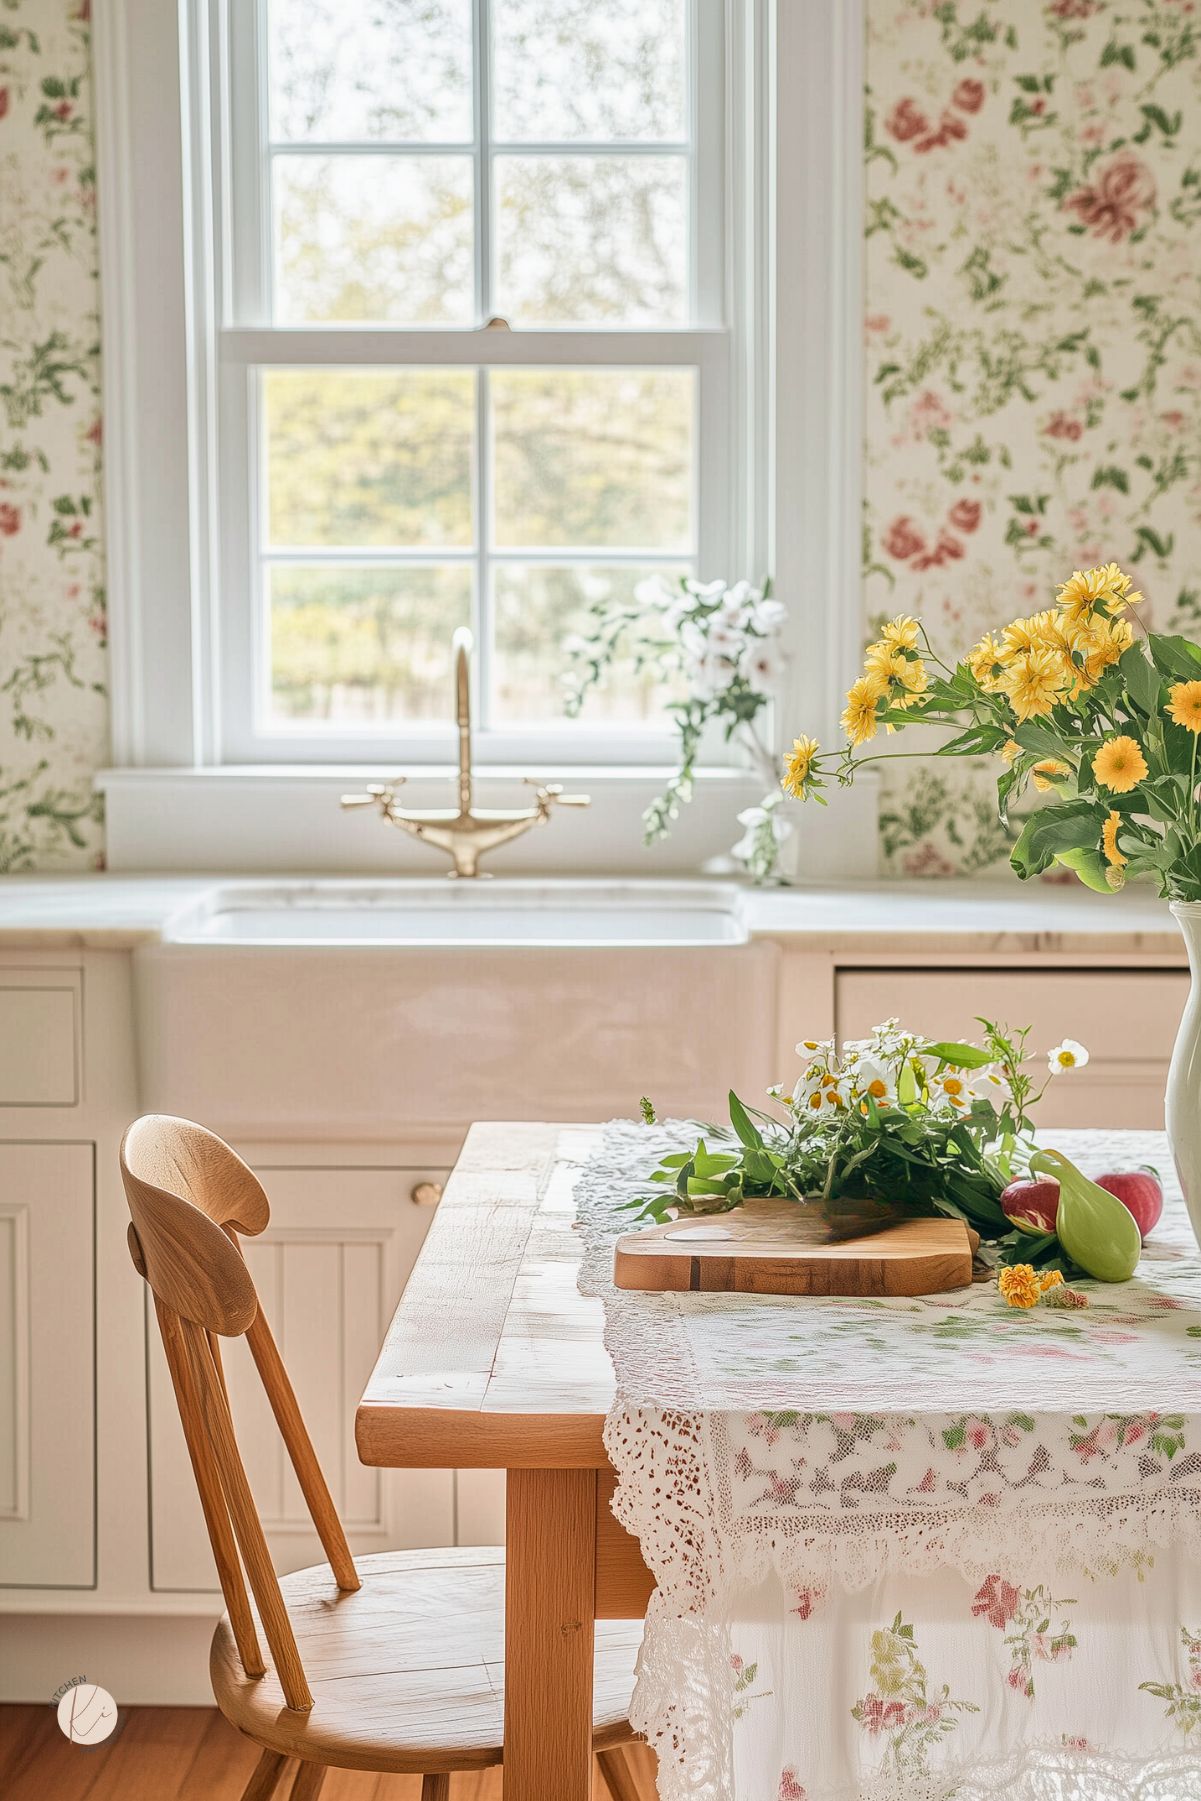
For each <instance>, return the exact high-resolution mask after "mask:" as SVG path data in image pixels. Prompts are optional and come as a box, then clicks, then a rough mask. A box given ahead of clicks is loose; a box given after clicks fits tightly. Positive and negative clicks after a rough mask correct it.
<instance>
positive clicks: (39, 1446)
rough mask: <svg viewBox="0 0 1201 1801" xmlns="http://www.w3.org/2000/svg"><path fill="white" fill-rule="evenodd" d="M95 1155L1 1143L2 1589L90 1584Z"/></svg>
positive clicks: (68, 1147)
mask: <svg viewBox="0 0 1201 1801" xmlns="http://www.w3.org/2000/svg"><path fill="white" fill-rule="evenodd" d="M94 1195H95V1181H94V1151H93V1147H92V1145H90V1144H38V1143H21V1144H0V1586H3V1587H6V1588H7V1587H22V1588H90V1587H92V1586H93V1585H94V1583H95V1581H96V1443H95V1430H96V1428H95V1380H96V1344H95V1318H94V1313H93V1286H94V1275H95V1242H94V1240H95V1215H94Z"/></svg>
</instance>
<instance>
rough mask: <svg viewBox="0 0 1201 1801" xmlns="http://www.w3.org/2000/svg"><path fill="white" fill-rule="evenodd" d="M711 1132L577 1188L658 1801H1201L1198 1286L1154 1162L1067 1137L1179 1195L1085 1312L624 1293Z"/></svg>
mask: <svg viewBox="0 0 1201 1801" xmlns="http://www.w3.org/2000/svg"><path fill="white" fill-rule="evenodd" d="M689 1132H690V1129H689V1128H688V1127H686V1126H679V1125H666V1126H659V1127H652V1128H647V1127H645V1126H636V1125H633V1124H631V1123H629V1122H617V1123H615V1124H614V1125H612V1126H610V1127H609V1128H608V1129H607V1131H606V1136H605V1140H604V1144H603V1147H602V1150H601V1152H600V1154H599V1155H598V1156H597V1157H596V1158H595V1159H594V1160H593V1161H592V1162H591V1163H590V1164H589V1165H588V1167H587V1168H586V1169H585V1170H584V1171H583V1172H582V1173H581V1177H580V1181H579V1184H578V1187H577V1199H578V1206H579V1216H580V1224H581V1229H582V1231H583V1233H584V1235H585V1244H586V1249H585V1257H584V1264H583V1271H582V1276H581V1284H582V1286H584V1287H585V1288H586V1289H587V1290H588V1291H590V1292H595V1293H599V1294H601V1295H602V1296H603V1298H604V1304H605V1318H606V1332H605V1336H606V1343H607V1345H608V1347H609V1350H610V1353H611V1355H612V1357H613V1361H614V1366H615V1369H616V1374H617V1398H616V1401H615V1403H614V1407H613V1409H612V1411H611V1413H610V1416H609V1420H608V1425H607V1431H606V1443H607V1446H608V1449H609V1454H610V1457H611V1458H612V1460H613V1463H614V1466H615V1468H616V1470H617V1472H618V1477H619V1482H618V1489H617V1495H616V1498H615V1502H614V1507H615V1511H616V1512H617V1514H618V1517H619V1518H620V1519H621V1521H622V1523H623V1524H624V1525H625V1526H626V1527H627V1528H628V1529H629V1530H630V1531H632V1532H634V1533H635V1534H636V1535H637V1536H638V1538H639V1539H640V1541H641V1544H642V1548H643V1553H644V1555H645V1557H646V1560H647V1562H648V1564H649V1565H650V1568H651V1570H652V1572H653V1574H654V1576H655V1579H656V1582H657V1584H658V1588H657V1592H656V1594H655V1596H654V1598H653V1600H652V1603H651V1607H650V1611H649V1612H648V1615H647V1630H646V1638H645V1642H644V1647H643V1654H642V1660H641V1665H640V1672H639V1680H638V1686H637V1690H636V1693H635V1697H634V1704H633V1707H632V1710H631V1718H632V1720H633V1722H634V1724H635V1726H636V1727H637V1728H638V1729H639V1730H640V1731H644V1732H645V1733H646V1734H647V1736H648V1738H649V1739H650V1740H651V1742H652V1743H653V1744H654V1745H655V1746H656V1749H657V1750H658V1752H659V1756H660V1792H661V1794H662V1796H663V1798H664V1801H676V1798H677V1797H683V1796H685V1795H686V1796H689V1797H691V1798H696V1801H952V1798H954V1801H977V1798H983V1797H985V1796H989V1797H1007V1798H1009V1801H1077V1798H1079V1801H1128V1798H1131V1797H1138V1798H1139V1801H1201V1256H1199V1254H1198V1252H1197V1247H1196V1244H1195V1242H1194V1240H1193V1237H1192V1234H1191V1232H1190V1229H1189V1226H1188V1221H1187V1218H1186V1216H1185V1213H1184V1207H1183V1202H1182V1201H1181V1199H1180V1195H1179V1191H1178V1190H1177V1189H1176V1187H1175V1184H1174V1179H1173V1178H1172V1177H1171V1175H1170V1171H1171V1158H1170V1155H1169V1152H1168V1148H1167V1144H1166V1141H1165V1140H1164V1139H1163V1138H1162V1136H1160V1135H1159V1134H1150V1133H1107V1134H1099V1133H1075V1132H1061V1133H1056V1134H1053V1135H1049V1136H1051V1137H1053V1141H1054V1143H1055V1144H1056V1146H1057V1147H1061V1148H1062V1149H1063V1150H1065V1151H1066V1153H1067V1154H1068V1155H1069V1156H1071V1157H1073V1158H1074V1159H1075V1160H1076V1161H1078V1162H1079V1163H1081V1164H1082V1166H1083V1167H1084V1168H1086V1169H1088V1168H1090V1167H1091V1168H1093V1169H1099V1168H1102V1167H1109V1168H1115V1167H1123V1166H1126V1167H1129V1166H1131V1165H1135V1164H1139V1163H1152V1164H1155V1165H1156V1166H1157V1167H1158V1168H1159V1170H1160V1171H1161V1174H1162V1175H1163V1177H1164V1182H1165V1190H1166V1196H1167V1204H1166V1207H1165V1213H1164V1218H1163V1220H1162V1221H1161V1222H1160V1224H1159V1226H1158V1227H1157V1228H1156V1231H1155V1234H1154V1236H1153V1238H1152V1240H1151V1242H1150V1244H1149V1245H1148V1246H1147V1248H1146V1251H1145V1253H1144V1256H1143V1261H1142V1263H1141V1265H1140V1268H1139V1272H1138V1274H1137V1276H1136V1277H1135V1279H1134V1280H1133V1281H1131V1282H1128V1283H1124V1284H1121V1285H1110V1286H1106V1285H1102V1284H1088V1285H1087V1287H1088V1289H1089V1291H1090V1300H1091V1305H1090V1306H1089V1307H1088V1308H1087V1309H1086V1310H1082V1311H1072V1310H1051V1309H1047V1308H1039V1309H1037V1310H1035V1311H1034V1312H1020V1311H1014V1310H1010V1309H1007V1308H1005V1307H1004V1306H1003V1304H1002V1303H1001V1302H1000V1300H999V1298H998V1297H997V1295H996V1291H995V1289H994V1288H993V1287H992V1285H991V1284H987V1285H986V1284H978V1285H975V1286H973V1287H972V1288H970V1289H967V1290H960V1291H957V1292H955V1293H952V1294H948V1295H938V1296H930V1297H926V1298H923V1299H919V1300H895V1301H893V1300H877V1299H841V1298H831V1299H804V1300H791V1299H785V1298H780V1297H765V1296H757V1297H745V1296H735V1295H702V1294H695V1295H694V1294H685V1295H645V1294H630V1293H623V1292H621V1291H618V1290H616V1289H615V1288H614V1287H613V1284H612V1244H613V1240H614V1238H615V1237H616V1236H618V1235H619V1234H620V1233H621V1232H622V1231H626V1230H629V1228H630V1222H631V1214H630V1213H629V1211H628V1210H626V1208H625V1203H626V1202H628V1201H629V1199H630V1198H631V1196H632V1195H634V1194H636V1193H639V1192H643V1191H644V1187H645V1179H646V1175H647V1173H648V1172H649V1170H650V1169H652V1168H653V1167H654V1165H655V1162H656V1161H657V1159H658V1157H659V1155H660V1154H661V1153H662V1152H663V1151H666V1150H669V1149H675V1148H680V1147H681V1146H682V1145H684V1144H686V1143H687V1142H689Z"/></svg>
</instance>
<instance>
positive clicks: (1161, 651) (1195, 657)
mask: <svg viewBox="0 0 1201 1801" xmlns="http://www.w3.org/2000/svg"><path fill="white" fill-rule="evenodd" d="M1147 643H1148V644H1149V645H1150V647H1151V656H1152V658H1153V659H1154V662H1155V667H1156V668H1157V669H1158V670H1159V672H1160V674H1161V675H1162V676H1164V677H1166V679H1167V680H1169V681H1173V682H1196V681H1201V644H1194V643H1193V641H1192V639H1191V638H1180V637H1167V636H1165V635H1164V633H1162V632H1150V633H1149V634H1148V636H1147ZM1129 654H1130V652H1129V651H1127V652H1126V656H1129ZM1126 656H1123V658H1122V662H1123V664H1124V663H1125V661H1126Z"/></svg>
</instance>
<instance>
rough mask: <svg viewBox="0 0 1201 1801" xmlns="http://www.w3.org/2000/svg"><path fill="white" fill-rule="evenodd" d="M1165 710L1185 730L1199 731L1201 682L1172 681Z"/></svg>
mask: <svg viewBox="0 0 1201 1801" xmlns="http://www.w3.org/2000/svg"><path fill="white" fill-rule="evenodd" d="M1165 711H1166V713H1167V715H1168V718H1169V719H1174V720H1175V722H1176V724H1177V725H1182V726H1183V727H1184V728H1185V730H1186V731H1189V732H1201V682H1173V683H1172V686H1171V687H1170V688H1169V689H1168V704H1167V707H1166V708H1165Z"/></svg>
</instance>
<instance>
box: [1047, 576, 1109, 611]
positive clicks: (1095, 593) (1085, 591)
mask: <svg viewBox="0 0 1201 1801" xmlns="http://www.w3.org/2000/svg"><path fill="white" fill-rule="evenodd" d="M1108 589H1109V583H1108V579H1107V572H1106V570H1105V569H1077V570H1076V571H1075V572H1074V574H1073V575H1072V578H1071V580H1070V581H1066V582H1063V583H1061V584H1060V588H1059V592H1058V593H1057V594H1056V596H1055V598H1056V601H1057V602H1058V604H1059V607H1060V609H1061V611H1062V612H1063V613H1064V614H1066V616H1067V618H1068V619H1070V620H1072V621H1073V622H1075V621H1076V620H1079V619H1087V618H1088V616H1089V614H1090V613H1092V612H1093V611H1094V609H1095V608H1096V607H1098V606H1099V605H1100V603H1101V601H1102V600H1103V599H1104V598H1105V595H1106V593H1107V592H1108Z"/></svg>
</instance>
